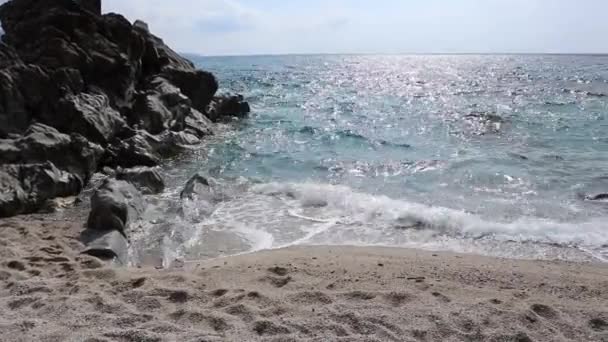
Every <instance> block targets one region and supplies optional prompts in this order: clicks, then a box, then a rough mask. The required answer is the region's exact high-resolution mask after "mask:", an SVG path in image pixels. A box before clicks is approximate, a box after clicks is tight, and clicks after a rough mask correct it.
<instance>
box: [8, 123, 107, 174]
mask: <svg viewBox="0 0 608 342" xmlns="http://www.w3.org/2000/svg"><path fill="white" fill-rule="evenodd" d="M102 154H103V149H102V148H101V147H100V146H98V145H96V144H93V143H90V142H89V141H87V140H86V139H85V138H84V137H82V136H80V135H78V134H73V135H72V136H69V135H66V134H62V133H59V132H58V131H57V130H56V129H54V128H52V127H49V126H46V125H43V124H39V123H37V124H33V125H31V126H30V127H29V128H28V129H27V130H26V131H25V133H24V136H22V137H19V138H17V139H4V140H0V164H27V163H44V162H46V161H50V162H52V163H53V164H54V165H55V166H56V167H57V168H59V169H60V170H64V171H68V172H70V173H72V174H74V175H77V176H78V177H80V179H81V180H82V182H83V183H85V182H86V181H88V179H89V178H90V177H91V175H92V174H93V173H94V172H95V171H96V170H97V165H98V163H99V161H100V159H101V156H102Z"/></svg>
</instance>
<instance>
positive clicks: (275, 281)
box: [260, 276, 292, 288]
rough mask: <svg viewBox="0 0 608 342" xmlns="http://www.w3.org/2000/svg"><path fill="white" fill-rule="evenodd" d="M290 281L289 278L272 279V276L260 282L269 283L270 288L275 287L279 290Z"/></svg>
mask: <svg viewBox="0 0 608 342" xmlns="http://www.w3.org/2000/svg"><path fill="white" fill-rule="evenodd" d="M291 280H292V278H291V277H272V276H266V277H263V278H262V279H260V281H262V282H267V283H270V284H271V285H272V286H274V287H277V288H281V287H283V286H285V285H287V284H289V283H290V282H291Z"/></svg>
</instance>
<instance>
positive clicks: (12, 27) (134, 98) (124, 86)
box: [0, 0, 249, 216]
mask: <svg viewBox="0 0 608 342" xmlns="http://www.w3.org/2000/svg"><path fill="white" fill-rule="evenodd" d="M0 21H1V22H2V26H3V29H4V31H5V35H4V36H3V37H2V42H0V193H1V194H2V195H1V197H0V216H12V215H18V214H22V213H28V212H33V211H36V210H38V208H40V206H41V205H42V204H43V203H44V202H45V201H46V200H48V199H52V198H54V197H57V196H67V195H74V194H77V193H78V192H79V191H80V190H81V189H82V188H83V186H85V185H86V183H87V182H88V180H89V178H90V177H91V175H92V174H93V173H94V172H96V171H99V170H100V169H101V168H103V167H106V166H109V167H124V168H131V167H139V166H148V167H151V166H156V165H158V164H159V163H160V160H161V158H162V157H164V156H166V155H170V154H174V153H177V152H179V151H180V150H181V149H183V148H184V147H185V146H187V145H192V144H198V143H199V142H200V139H202V138H203V137H205V136H207V135H210V134H213V124H212V121H218V120H220V119H221V118H223V117H225V116H226V115H234V116H243V115H245V114H246V113H247V112H249V105H248V104H247V103H246V102H244V101H243V98H242V97H240V96H230V97H221V98H215V99H214V95H215V93H216V91H217V89H218V84H217V81H216V79H215V77H214V76H213V75H212V74H211V73H209V72H205V71H201V70H197V69H196V68H195V66H194V65H193V63H192V62H190V61H188V60H187V59H185V58H183V57H181V56H180V55H178V54H177V53H175V52H174V51H173V50H171V48H169V47H168V46H167V45H165V44H164V42H163V41H162V40H161V39H160V38H158V37H156V36H154V35H153V34H152V33H150V30H149V28H148V25H147V24H146V23H144V22H141V21H136V22H135V23H133V24H131V23H130V22H129V21H128V20H127V19H125V18H124V17H123V16H121V15H119V14H115V13H109V14H103V15H102V13H101V1H100V0H45V1H40V0H11V1H8V2H7V3H5V4H3V5H1V6H0ZM129 177H130V176H129ZM157 185H158V184H157ZM155 186H156V185H155ZM150 190H154V189H150ZM154 191H156V190H154Z"/></svg>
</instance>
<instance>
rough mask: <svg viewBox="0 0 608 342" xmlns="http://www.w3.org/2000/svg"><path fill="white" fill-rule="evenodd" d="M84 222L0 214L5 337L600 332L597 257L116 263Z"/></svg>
mask: <svg viewBox="0 0 608 342" xmlns="http://www.w3.org/2000/svg"><path fill="white" fill-rule="evenodd" d="M76 216H77V215H76ZM82 225H83V222H82V221H81V220H80V218H78V217H72V218H70V217H69V215H66V216H65V217H62V218H58V219H57V220H56V221H54V220H53V219H49V216H48V215H30V216H21V217H16V218H11V219H2V220H0V227H1V228H0V243H1V244H2V245H3V249H2V251H1V252H0V254H1V255H0V256H1V257H2V260H3V261H2V263H0V265H1V268H0V306H1V307H3V308H4V310H2V311H1V312H0V330H1V331H3V332H4V335H3V336H5V337H7V338H8V340H11V341H26V340H32V339H34V340H44V341H47V340H49V341H52V340H56V341H115V340H125V341H135V340H137V341H176V340H180V341H181V340H185V341H189V340H193V341H194V340H200V339H204V340H210V341H239V340H269V341H300V340H309V341H324V340H327V339H328V338H329V339H331V340H345V341H391V340H394V341H435V340H448V341H462V340H471V341H604V340H606V339H608V310H607V309H606V307H605V305H603V304H604V303H606V302H608V291H607V290H606V289H608V264H602V263H580V262H568V261H531V260H516V259H499V258H493V257H484V256H479V255H472V254H471V255H469V254H457V253H449V252H429V251H422V250H416V249H405V248H392V247H346V246H310V247H290V248H287V249H279V250H270V251H260V252H256V253H252V254H243V255H238V256H232V257H225V258H220V259H211V260H205V261H199V262H193V263H186V264H185V265H183V266H180V265H177V266H176V267H173V268H171V269H162V270H158V269H154V268H117V267H111V266H108V265H107V264H104V263H103V262H101V261H99V260H98V259H96V258H94V257H90V256H87V255H82V254H80V251H81V248H82V246H81V245H80V242H78V241H77V234H78V232H79V231H80V227H81V226H82ZM26 336H27V337H26Z"/></svg>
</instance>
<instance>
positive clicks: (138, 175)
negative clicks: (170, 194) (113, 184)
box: [116, 167, 165, 195]
mask: <svg viewBox="0 0 608 342" xmlns="http://www.w3.org/2000/svg"><path fill="white" fill-rule="evenodd" d="M116 179H118V180H124V181H126V182H129V183H131V184H133V185H134V186H135V187H136V188H137V189H139V190H140V191H141V192H142V193H143V194H144V195H150V194H158V193H161V192H162V191H163V190H164V189H165V182H164V181H163V178H162V177H161V175H160V173H159V172H158V170H157V169H154V168H150V167H136V168H131V169H122V168H119V169H118V170H117V171H116Z"/></svg>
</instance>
